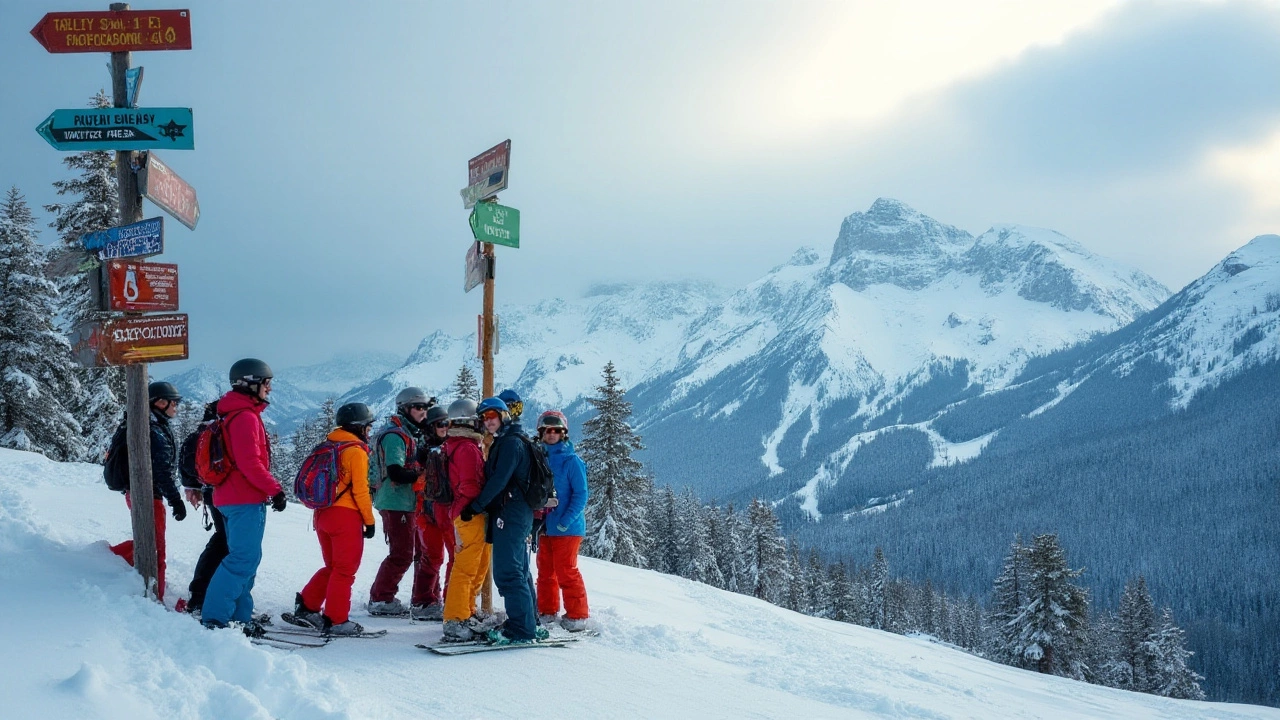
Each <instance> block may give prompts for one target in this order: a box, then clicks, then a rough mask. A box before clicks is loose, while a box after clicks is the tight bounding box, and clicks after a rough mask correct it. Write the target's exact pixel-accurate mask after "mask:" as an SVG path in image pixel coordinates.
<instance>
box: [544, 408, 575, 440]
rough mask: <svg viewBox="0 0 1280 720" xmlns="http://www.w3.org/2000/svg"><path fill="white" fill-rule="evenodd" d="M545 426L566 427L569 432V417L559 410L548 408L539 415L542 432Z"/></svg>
mask: <svg viewBox="0 0 1280 720" xmlns="http://www.w3.org/2000/svg"><path fill="white" fill-rule="evenodd" d="M543 428H564V431H565V433H566V434H567V433H568V432H569V419H568V418H566V417H565V416H564V413H562V412H560V411H559V410H548V411H546V412H544V413H542V414H541V415H539V416H538V432H542V429H543Z"/></svg>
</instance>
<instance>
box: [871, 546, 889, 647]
mask: <svg viewBox="0 0 1280 720" xmlns="http://www.w3.org/2000/svg"><path fill="white" fill-rule="evenodd" d="M888 583H889V561H888V560H886V559H885V557H884V548H881V547H879V546H876V550H875V556H874V557H873V559H872V561H871V574H870V577H868V578H867V618H866V626H867V627H872V628H876V629H878V630H888V629H889V619H888V618H889V613H888V605H887V604H886V595H885V589H886V587H887V585H888Z"/></svg>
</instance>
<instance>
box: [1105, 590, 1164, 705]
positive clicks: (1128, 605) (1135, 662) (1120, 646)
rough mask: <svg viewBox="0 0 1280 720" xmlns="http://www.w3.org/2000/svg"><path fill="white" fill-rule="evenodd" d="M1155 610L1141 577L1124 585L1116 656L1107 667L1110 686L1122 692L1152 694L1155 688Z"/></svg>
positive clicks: (1156, 659) (1118, 618) (1117, 626)
mask: <svg viewBox="0 0 1280 720" xmlns="http://www.w3.org/2000/svg"><path fill="white" fill-rule="evenodd" d="M1155 635H1156V608H1155V604H1154V603H1153V602H1152V601H1151V594H1150V593H1148V592H1147V580H1146V578H1144V577H1142V576H1141V575H1139V576H1138V578H1137V579H1136V580H1130V581H1129V582H1128V583H1126V584H1125V586H1124V594H1122V595H1121V596H1120V608H1119V611H1118V612H1117V613H1116V627H1115V641H1116V646H1117V647H1116V648H1115V650H1116V657H1115V659H1114V660H1113V661H1112V662H1111V663H1109V664H1108V667H1107V668H1106V678H1107V684H1108V685H1110V686H1111V687H1117V688H1120V689H1122V690H1132V691H1134V692H1145V693H1149V692H1152V691H1153V690H1154V689H1155V685H1156V682H1157V679H1156V664H1157V661H1158V657H1157V652H1156V645H1155V642H1154V640H1155Z"/></svg>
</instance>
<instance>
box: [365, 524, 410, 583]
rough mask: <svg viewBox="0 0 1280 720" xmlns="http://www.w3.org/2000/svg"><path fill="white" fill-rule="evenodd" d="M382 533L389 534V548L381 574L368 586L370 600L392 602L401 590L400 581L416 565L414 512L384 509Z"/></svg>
mask: <svg viewBox="0 0 1280 720" xmlns="http://www.w3.org/2000/svg"><path fill="white" fill-rule="evenodd" d="M381 514H382V532H383V533H384V534H385V535H386V538H387V544H388V545H390V550H389V551H388V552H387V557H386V559H385V560H383V561H382V565H381V566H380V567H379V568H378V574H377V576H376V577H374V579H373V586H372V587H370V588H369V602H391V601H392V600H395V599H396V593H397V592H399V591H400V580H401V578H403V577H404V574H405V572H406V571H407V570H408V569H409V566H411V565H413V548H414V539H413V536H414V527H413V517H412V515H413V513H407V512H398V511H394V510H383V511H381Z"/></svg>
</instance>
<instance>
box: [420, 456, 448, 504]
mask: <svg viewBox="0 0 1280 720" xmlns="http://www.w3.org/2000/svg"><path fill="white" fill-rule="evenodd" d="M422 469H423V471H424V474H423V488H422V499H423V500H425V501H427V502H432V503H439V504H441V505H450V504H452V503H453V486H452V485H450V484H449V454H448V453H447V452H445V449H444V446H443V445H441V446H439V447H434V448H431V450H430V452H429V453H428V454H427V459H426V462H425V463H423V467H422Z"/></svg>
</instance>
